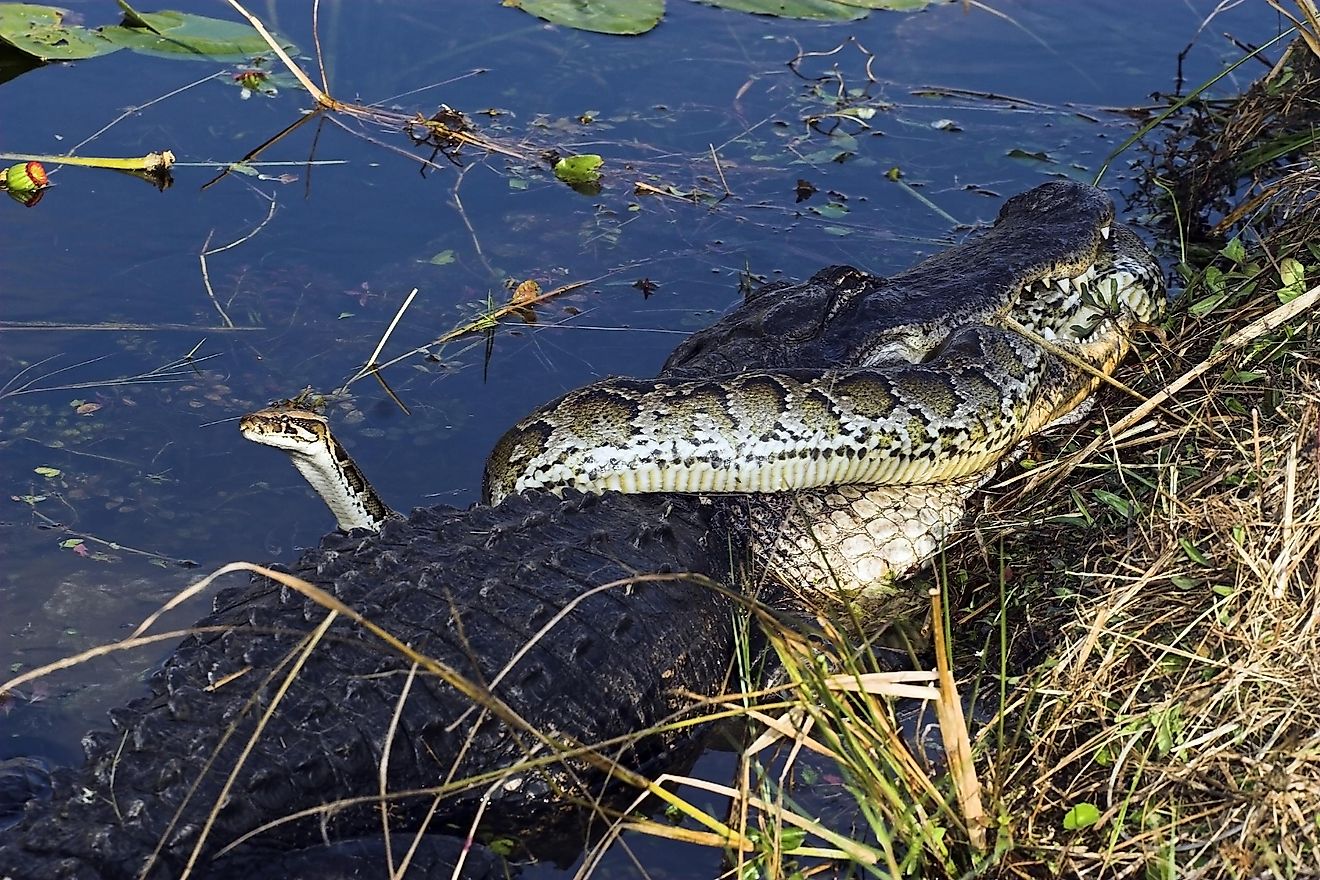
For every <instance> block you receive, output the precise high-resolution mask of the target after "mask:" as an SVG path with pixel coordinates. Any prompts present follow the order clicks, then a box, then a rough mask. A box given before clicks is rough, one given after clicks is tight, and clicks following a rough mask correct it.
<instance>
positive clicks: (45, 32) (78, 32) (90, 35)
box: [0, 3, 120, 61]
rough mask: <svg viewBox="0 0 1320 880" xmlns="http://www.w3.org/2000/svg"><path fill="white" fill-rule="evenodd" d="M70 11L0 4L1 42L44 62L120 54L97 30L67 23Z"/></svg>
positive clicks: (115, 46) (50, 7)
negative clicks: (113, 53) (66, 17)
mask: <svg viewBox="0 0 1320 880" xmlns="http://www.w3.org/2000/svg"><path fill="white" fill-rule="evenodd" d="M67 14H68V11H67V10H64V9H60V8H59V7H57V6H37V5H34V4H30V3H3V4H0V40H3V41H4V42H6V43H8V44H9V45H11V46H13V47H14V48H15V49H18V50H19V51H21V52H26V53H27V54H29V55H31V56H33V57H34V58H40V59H41V60H42V61H77V60H79V59H82V58H95V57H96V56H97V55H107V54H109V53H110V52H117V51H119V49H120V46H118V45H117V44H115V43H113V42H111V41H110V40H107V39H105V38H104V37H103V36H101V35H100V34H99V33H97V32H96V31H91V30H88V29H87V28H84V27H78V26H77V25H68V26H66V25H65V24H64V16H66V15H67Z"/></svg>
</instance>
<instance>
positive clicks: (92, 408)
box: [73, 402, 101, 416]
mask: <svg viewBox="0 0 1320 880" xmlns="http://www.w3.org/2000/svg"><path fill="white" fill-rule="evenodd" d="M100 408H101V404H99V403H90V402H89V403H80V404H78V406H76V407H75V408H74V410H73V411H74V412H76V413H77V414H78V415H80V416H90V415H91V414H92V413H94V412H96V411H97V410H98V409H100Z"/></svg>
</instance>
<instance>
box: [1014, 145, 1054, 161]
mask: <svg viewBox="0 0 1320 880" xmlns="http://www.w3.org/2000/svg"><path fill="white" fill-rule="evenodd" d="M1007 155H1008V158H1010V159H1030V160H1032V161H1033V162H1048V163H1050V164H1051V165H1053V164H1055V162H1054V159H1053V158H1051V157H1050V154H1049V153H1047V152H1045V151H1044V150H1037V151H1036V152H1034V153H1031V152H1028V151H1027V150H1021V149H1018V148H1017V147H1014V148H1013V149H1011V150H1009V151H1008V154H1007Z"/></svg>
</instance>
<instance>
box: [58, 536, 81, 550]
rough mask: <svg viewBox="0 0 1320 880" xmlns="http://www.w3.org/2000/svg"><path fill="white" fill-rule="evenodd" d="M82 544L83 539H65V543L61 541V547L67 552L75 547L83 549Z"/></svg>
mask: <svg viewBox="0 0 1320 880" xmlns="http://www.w3.org/2000/svg"><path fill="white" fill-rule="evenodd" d="M82 542H83V539H82V538H65V539H64V540H63V541H60V546H61V547H63V548H64V549H65V550H70V549H72V548H74V547H81V546H82Z"/></svg>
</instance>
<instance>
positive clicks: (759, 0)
mask: <svg viewBox="0 0 1320 880" xmlns="http://www.w3.org/2000/svg"><path fill="white" fill-rule="evenodd" d="M698 2H701V3H704V4H706V5H707V6H718V7H720V8H721V9H733V10H736V11H738V12H751V13H754V14H756V15H773V16H775V17H777V18H805V19H812V20H815V21H856V20H857V19H859V18H866V16H868V15H870V13H871V10H870V9H868V8H867V7H865V6H860V5H855V4H849V3H840V2H836V0H698Z"/></svg>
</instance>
